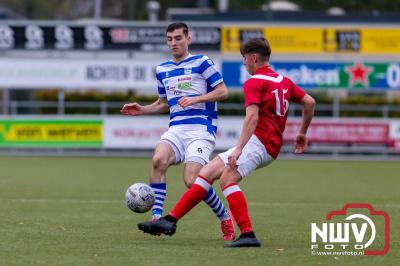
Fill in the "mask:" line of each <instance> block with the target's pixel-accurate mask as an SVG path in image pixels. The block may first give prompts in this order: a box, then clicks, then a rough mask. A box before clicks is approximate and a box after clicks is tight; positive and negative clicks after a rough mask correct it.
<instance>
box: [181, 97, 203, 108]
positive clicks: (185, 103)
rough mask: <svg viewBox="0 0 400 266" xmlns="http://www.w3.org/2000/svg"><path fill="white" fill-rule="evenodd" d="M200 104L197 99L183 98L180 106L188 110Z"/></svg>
mask: <svg viewBox="0 0 400 266" xmlns="http://www.w3.org/2000/svg"><path fill="white" fill-rule="evenodd" d="M196 103H198V100H197V97H182V98H180V99H179V101H178V104H179V105H180V106H181V107H182V108H186V107H188V106H190V105H194V104H196Z"/></svg>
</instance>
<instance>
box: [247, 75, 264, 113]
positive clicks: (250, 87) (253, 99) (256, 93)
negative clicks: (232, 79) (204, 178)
mask: <svg viewBox="0 0 400 266" xmlns="http://www.w3.org/2000/svg"><path fill="white" fill-rule="evenodd" d="M243 91H244V104H245V106H246V107H247V106H249V105H250V104H257V105H259V104H260V103H261V88H260V86H258V83H257V82H255V81H254V79H249V80H247V81H246V82H245V83H244V84H243Z"/></svg>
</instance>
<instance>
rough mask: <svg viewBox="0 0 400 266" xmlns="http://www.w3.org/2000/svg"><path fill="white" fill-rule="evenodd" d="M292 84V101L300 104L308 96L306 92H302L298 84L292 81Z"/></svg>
mask: <svg viewBox="0 0 400 266" xmlns="http://www.w3.org/2000/svg"><path fill="white" fill-rule="evenodd" d="M290 83H291V84H292V86H291V87H292V91H291V93H290V100H291V101H293V102H296V103H298V102H300V101H301V99H302V98H303V97H304V95H306V92H305V91H304V90H302V89H301V88H300V87H298V86H297V85H296V84H294V82H293V81H291V80H290Z"/></svg>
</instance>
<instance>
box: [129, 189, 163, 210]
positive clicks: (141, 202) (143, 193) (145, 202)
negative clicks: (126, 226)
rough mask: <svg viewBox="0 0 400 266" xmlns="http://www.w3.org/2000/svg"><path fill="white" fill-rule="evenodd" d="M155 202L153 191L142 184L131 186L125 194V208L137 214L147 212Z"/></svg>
mask: <svg viewBox="0 0 400 266" xmlns="http://www.w3.org/2000/svg"><path fill="white" fill-rule="evenodd" d="M155 200H156V196H155V194H154V191H153V189H152V188H151V187H150V186H149V185H147V184H144V183H136V184H133V185H132V186H130V187H129V188H128V190H127V191H126V193H125V202H126V206H128V208H129V209H130V210H132V211H134V212H137V213H144V212H147V211H149V210H150V209H151V208H152V207H153V205H154V201H155Z"/></svg>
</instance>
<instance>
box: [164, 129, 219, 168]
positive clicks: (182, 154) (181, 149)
mask: <svg viewBox="0 0 400 266" xmlns="http://www.w3.org/2000/svg"><path fill="white" fill-rule="evenodd" d="M161 141H162V142H166V143H168V144H169V145H170V146H171V147H172V149H173V150H174V153H175V158H176V161H175V163H176V164H178V163H180V162H185V163H186V162H196V163H200V164H202V165H206V164H207V163H208V162H209V161H210V156H211V153H212V152H213V151H214V147H215V137H214V136H213V135H212V134H210V133H209V132H207V131H205V130H199V129H198V128H196V129H193V130H190V129H187V128H183V127H181V126H172V127H170V128H169V129H168V131H167V132H165V133H164V134H163V135H162V136H161Z"/></svg>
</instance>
